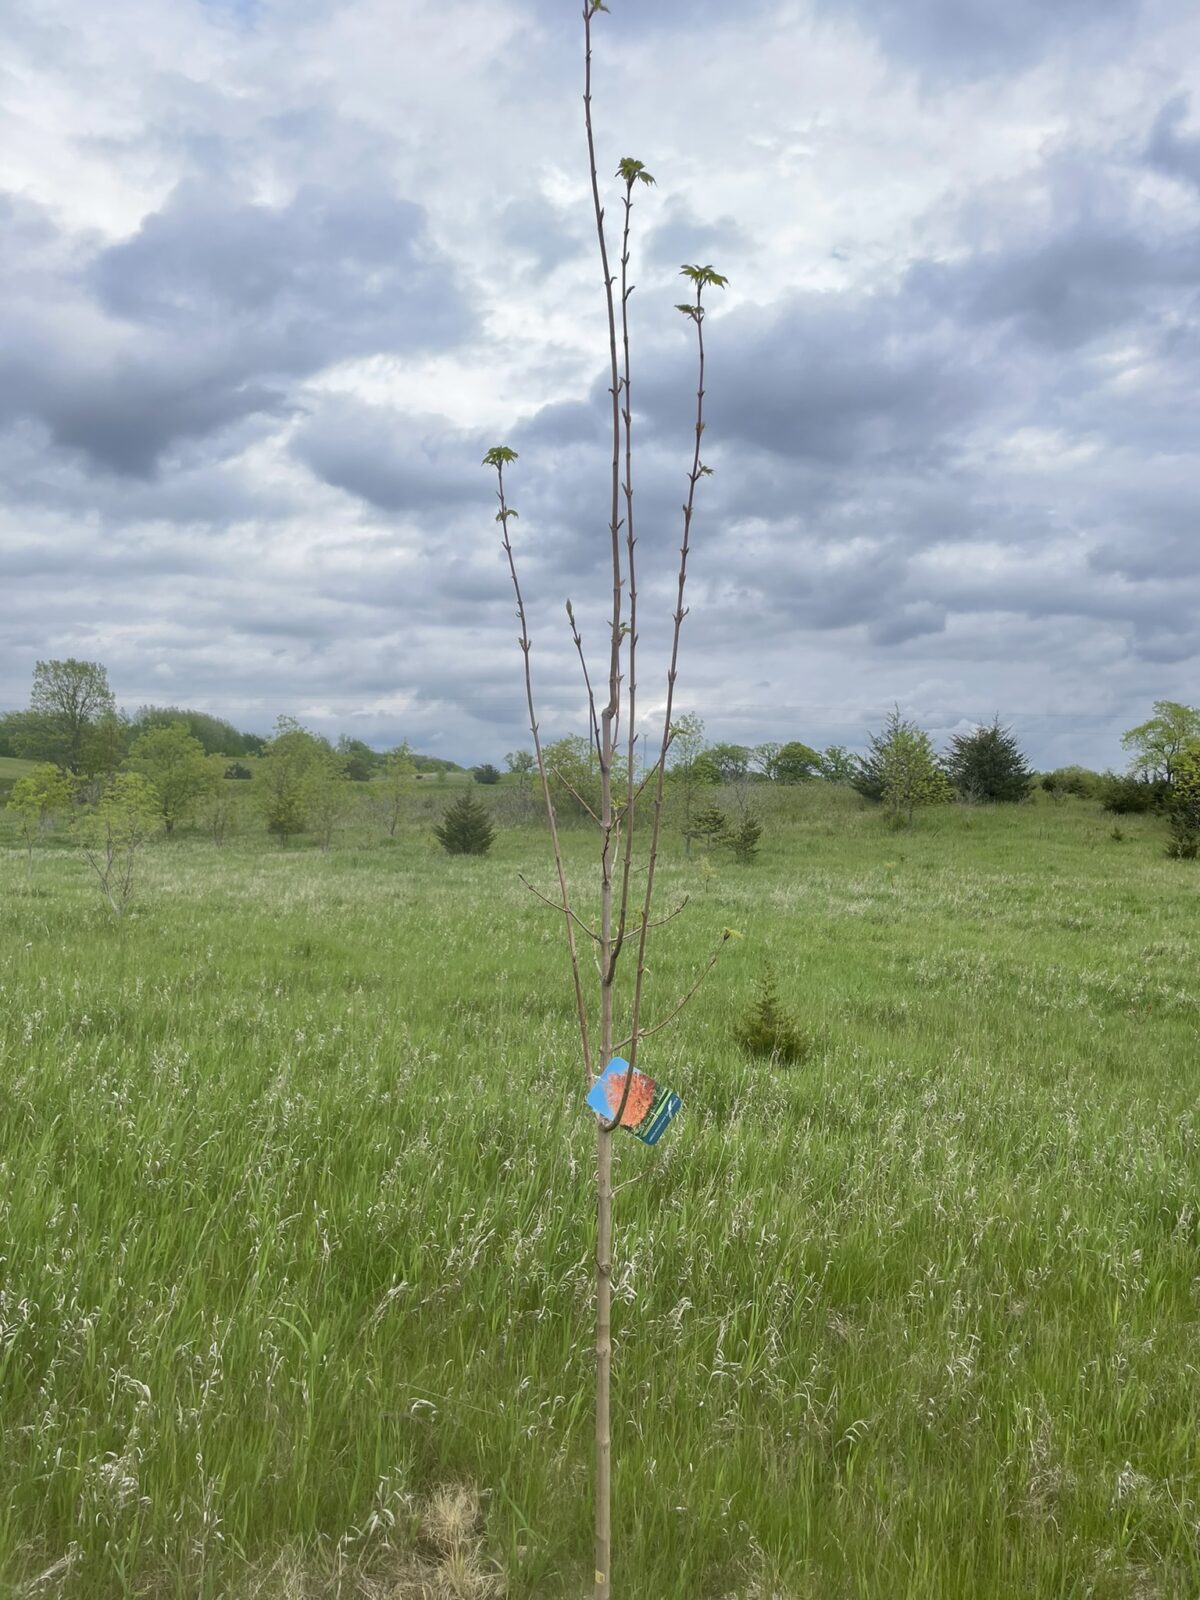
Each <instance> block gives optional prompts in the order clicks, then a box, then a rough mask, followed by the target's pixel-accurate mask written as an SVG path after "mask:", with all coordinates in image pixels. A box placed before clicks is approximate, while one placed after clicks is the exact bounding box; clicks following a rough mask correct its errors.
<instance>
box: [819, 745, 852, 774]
mask: <svg viewBox="0 0 1200 1600" xmlns="http://www.w3.org/2000/svg"><path fill="white" fill-rule="evenodd" d="M856 770H857V763H856V762H855V759H854V757H853V756H852V755H851V753H850V751H849V750H847V749H846V747H845V745H844V744H829V745H826V746H825V748H824V750H822V752H821V776H822V778H824V779H825V782H826V783H853V782H854V774H855V772H856Z"/></svg>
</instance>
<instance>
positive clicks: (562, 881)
mask: <svg viewBox="0 0 1200 1600" xmlns="http://www.w3.org/2000/svg"><path fill="white" fill-rule="evenodd" d="M489 455H490V456H492V457H494V458H495V460H494V464H495V467H496V483H497V488H496V498H497V499H498V500H499V502H500V527H501V529H502V542H503V545H504V554H505V555H506V556H507V558H508V571H509V576H510V577H511V578H512V585H513V593H514V594H515V595H516V597H517V618H518V620H519V622H520V624H521V637H520V643H521V655H522V657H523V659H524V663H525V703H526V705H527V706H528V708H529V732H530V734H531V735H532V737H533V752H534V755H535V756H536V758H537V768H538V776H539V777H540V778H541V780H542V798H543V800H544V801H545V803H546V819H547V821H548V823H549V825H550V843H551V846H552V848H553V851H554V865H555V868H556V870H557V872H558V887H559V890H560V892H561V894H562V910H563V924H564V926H565V928H566V932H567V949H568V951H569V952H570V956H571V981H572V983H573V984H574V987H575V1015H576V1017H577V1018H578V1021H579V1042H580V1046H581V1048H582V1050H583V1070H584V1076H585V1078H586V1080H587V1081H588V1083H590V1082H591V1080H592V1078H593V1076H594V1074H593V1071H592V1045H591V1036H590V1033H589V1030H588V1019H587V1006H586V1004H585V1003H584V998H583V980H582V979H581V978H580V975H579V952H578V950H577V949H576V947H575V927H574V924H573V922H572V920H571V915H570V907H571V891H570V888H569V887H568V884H567V870H566V866H565V865H564V863H563V853H562V844H561V842H560V841H559V837H558V819H557V818H556V817H555V815H554V801H553V799H552V798H551V795H550V779H549V777H548V776H547V773H546V761H545V758H544V756H543V754H542V740H541V735H540V733H539V732H538V720H537V711H536V708H535V706H534V699H533V674H532V671H531V669H530V665H529V649H530V645H529V623H528V621H527V619H526V615H525V598H524V596H523V595H522V593H521V583H520V579H519V578H518V577H517V561H516V557H515V556H514V555H513V547H512V540H511V539H510V538H509V536H508V522H509V518H510V516H511V515H512V512H511V511H510V510H509V508H508V504H507V502H506V500H505V498H504V456H503V452H501V451H493V452H489Z"/></svg>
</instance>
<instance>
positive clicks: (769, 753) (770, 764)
mask: <svg viewBox="0 0 1200 1600" xmlns="http://www.w3.org/2000/svg"><path fill="white" fill-rule="evenodd" d="M782 749H783V746H782V745H781V744H779V743H778V742H777V741H776V740H774V739H766V740H764V741H763V743H762V744H756V745H755V746H754V747H753V748H752V749H751V751H750V765H751V766H752V767H753V768H754V770H755V772H759V773H761V774H762V776H763V777H764V778H765V779H766V780H767V782H768V783H774V782H775V779H776V778H777V777H778V776H779V774H778V773H777V772H776V770H775V763H776V762H777V761H778V759H779V752H780V750H782Z"/></svg>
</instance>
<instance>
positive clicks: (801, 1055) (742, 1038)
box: [736, 966, 812, 1062]
mask: <svg viewBox="0 0 1200 1600" xmlns="http://www.w3.org/2000/svg"><path fill="white" fill-rule="evenodd" d="M736 1037H737V1041H738V1043H739V1044H740V1045H741V1046H742V1048H743V1050H747V1051H749V1053H750V1054H751V1055H755V1056H769V1057H770V1058H771V1060H772V1061H786V1062H797V1061H803V1060H804V1059H805V1058H806V1057H807V1056H808V1055H809V1053H810V1052H811V1050H812V1040H811V1039H810V1037H809V1036H808V1034H807V1033H805V1031H804V1029H803V1028H802V1027H801V1026H800V1020H799V1018H798V1017H797V1016H796V1014H795V1013H794V1012H793V1011H792V1010H790V1008H789V1007H788V1006H786V1005H785V1004H784V1003H783V1001H782V1000H781V999H780V996H779V988H778V985H777V984H776V981H775V973H774V969H773V968H771V967H769V966H768V967H766V968H764V970H763V973H762V976H761V977H760V978H759V980H758V982H757V984H756V985H755V989H754V998H753V1000H752V1001H751V1003H750V1005H749V1006H748V1007H747V1009H746V1011H745V1012H744V1013H743V1014H742V1016H741V1018H740V1019H739V1021H738V1023H737V1028H736Z"/></svg>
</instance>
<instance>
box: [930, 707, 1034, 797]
mask: <svg viewBox="0 0 1200 1600" xmlns="http://www.w3.org/2000/svg"><path fill="white" fill-rule="evenodd" d="M945 768H946V775H947V777H948V778H949V779H950V782H951V783H952V784H953V785H954V787H955V788H956V789H957V790H958V792H959V794H960V795H961V796H962V798H963V799H964V800H972V801H975V802H977V803H978V802H984V801H987V802H999V803H1003V802H1012V801H1017V800H1024V799H1026V798H1027V797H1028V795H1029V786H1030V784H1031V783H1032V781H1033V770H1032V768H1031V767H1030V765H1029V763H1028V762H1027V761H1026V759H1025V757H1024V755H1023V754H1022V752H1021V747H1020V746H1019V745H1018V743H1017V741H1016V738H1015V737H1014V735H1013V731H1012V729H1011V728H1002V727H1001V726H1000V719H999V717H995V718H994V719H993V720H992V721H991V722H990V723H988V724H987V725H986V726H981V727H978V728H973V729H972V730H971V732H970V733H956V734H955V735H954V736H953V738H952V739H951V740H950V749H949V751H948V752H947V754H946V760H945Z"/></svg>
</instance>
